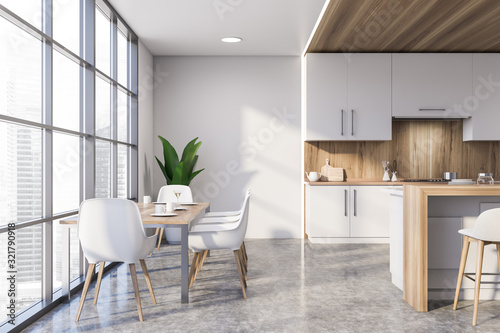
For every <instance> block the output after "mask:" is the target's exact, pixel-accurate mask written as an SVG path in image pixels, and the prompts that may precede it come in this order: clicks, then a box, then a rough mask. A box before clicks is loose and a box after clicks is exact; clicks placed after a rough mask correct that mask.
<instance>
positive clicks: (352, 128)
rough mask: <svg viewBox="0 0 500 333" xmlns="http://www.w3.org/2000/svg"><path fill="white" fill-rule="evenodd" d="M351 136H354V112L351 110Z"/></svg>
mask: <svg viewBox="0 0 500 333" xmlns="http://www.w3.org/2000/svg"><path fill="white" fill-rule="evenodd" d="M351 135H354V110H351Z"/></svg>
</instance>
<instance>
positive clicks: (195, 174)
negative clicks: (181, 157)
mask: <svg viewBox="0 0 500 333" xmlns="http://www.w3.org/2000/svg"><path fill="white" fill-rule="evenodd" d="M203 170H205V168H203V169H201V170H198V171H195V172H193V173H191V175H190V176H189V182H190V183H191V181H192V180H193V178H194V177H196V176H197V175H198V174H199V173H200V172H202V171H203Z"/></svg>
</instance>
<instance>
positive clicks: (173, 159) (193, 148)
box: [155, 135, 205, 244]
mask: <svg viewBox="0 0 500 333" xmlns="http://www.w3.org/2000/svg"><path fill="white" fill-rule="evenodd" d="M158 138H159V139H160V141H161V143H162V145H163V161H164V162H163V163H162V162H161V161H160V159H159V158H158V157H156V156H155V158H156V162H158V165H159V166H160V169H161V172H162V173H163V176H164V177H165V181H166V183H167V185H186V186H189V184H190V183H191V181H192V180H193V178H194V177H196V176H197V175H198V174H199V173H200V172H202V171H203V170H205V169H204V168H203V169H200V170H197V171H193V170H194V166H195V165H196V162H197V161H198V155H196V152H197V151H198V149H199V148H200V146H201V141H200V142H196V140H198V138H194V139H193V140H191V141H189V143H188V144H187V145H186V147H185V148H184V151H183V152H182V156H181V159H180V160H179V155H177V152H176V151H175V149H174V147H173V146H172V145H171V144H170V142H168V141H167V140H166V139H165V138H163V137H161V136H160V135H158ZM161 235H162V233H160V237H161ZM165 235H166V237H167V239H168V241H169V242H171V243H173V244H179V243H180V240H181V233H180V230H178V229H176V228H166V229H165Z"/></svg>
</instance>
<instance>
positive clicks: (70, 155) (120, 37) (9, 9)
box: [0, 0, 138, 330]
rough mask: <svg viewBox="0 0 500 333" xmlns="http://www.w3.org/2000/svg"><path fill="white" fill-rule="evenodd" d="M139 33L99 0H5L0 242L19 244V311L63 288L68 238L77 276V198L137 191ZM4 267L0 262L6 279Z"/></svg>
mask: <svg viewBox="0 0 500 333" xmlns="http://www.w3.org/2000/svg"><path fill="white" fill-rule="evenodd" d="M44 5H46V6H49V8H51V10H45V9H43V6H44ZM85 11H87V12H85ZM137 43H138V41H137V37H136V35H135V34H134V32H133V31H131V30H130V29H129V28H128V27H127V25H126V22H124V21H123V20H122V19H121V18H120V17H119V16H118V14H117V13H116V12H115V11H114V9H113V8H111V7H109V6H108V4H107V3H106V2H104V1H102V0H79V1H61V0H52V1H46V0H44V1H41V0H23V1H18V0H0V45H1V46H0V62H1V63H2V66H0V156H1V158H0V168H1V170H2V172H1V173H0V182H1V184H2V191H0V247H1V248H2V249H4V250H5V249H8V248H9V249H11V252H12V254H15V261H9V260H12V257H8V255H7V254H6V253H5V252H4V253H3V254H0V265H1V267H9V266H8V265H11V264H12V265H13V266H12V267H13V268H12V269H11V271H15V274H16V283H15V286H16V287H15V288H16V298H15V301H16V309H15V311H16V317H17V319H18V320H28V321H29V320H30V319H29V318H30V316H33V315H35V314H36V312H37V311H41V310H43V307H44V306H48V305H50V303H51V302H53V301H57V299H58V298H59V297H62V292H61V287H62V286H63V284H64V282H63V280H64V279H63V274H62V267H63V266H65V265H64V263H63V258H66V257H67V255H65V253H63V251H64V248H66V251H67V252H68V253H67V254H68V255H69V258H70V260H69V264H70V280H71V287H73V288H74V287H76V286H77V285H78V283H80V278H81V275H82V273H83V269H82V268H83V264H84V263H83V262H80V258H82V255H81V252H80V248H79V244H78V238H77V233H76V228H74V227H68V226H67V225H65V224H64V219H66V218H68V217H72V216H75V215H76V214H77V213H78V208H79V206H80V203H81V202H82V200H85V199H89V198H94V197H98V198H136V197H137V193H135V192H134V191H136V189H137V186H136V184H137V175H136V174H134V173H133V171H134V168H132V167H131V166H133V165H136V164H137V161H134V160H133V158H136V156H137V153H136V152H137V123H134V124H132V123H131V121H130V119H137V115H136V114H135V113H136V112H137V95H136V93H135V92H134V91H132V90H131V88H130V87H136V86H137V82H133V81H132V78H137ZM134 152H135V153H134ZM65 240H66V241H68V243H69V247H68V246H66V247H64V246H62V244H63V243H64V241H65ZM9 251H10V250H9ZM45 251H48V253H50V254H49V255H46V256H43V255H42V254H43V253H46V252H45ZM9 274H10V273H9ZM7 277H8V276H7V270H6V269H3V270H0V289H1V290H3V291H5V290H8V283H9V281H8V280H7ZM9 297H10V296H8V295H7V293H6V292H2V293H0V304H9V302H10V299H9ZM8 313H9V310H8V309H7V308H6V307H5V306H3V307H1V308H0V316H1V318H2V319H1V320H4V319H5V318H8V317H7V315H8ZM20 315H22V316H21V317H19V316H20ZM20 318H22V319H20ZM16 324H19V322H17V321H16ZM4 325H9V326H4ZM0 328H1V329H2V330H3V329H4V328H7V329H11V328H12V325H10V324H8V323H7V320H4V321H3V322H0Z"/></svg>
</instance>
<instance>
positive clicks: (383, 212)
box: [306, 185, 390, 243]
mask: <svg viewBox="0 0 500 333" xmlns="http://www.w3.org/2000/svg"><path fill="white" fill-rule="evenodd" d="M382 187H383V186H368V185H360V186H354V185H351V186H339V185H312V186H311V185H307V186H306V233H307V235H308V237H309V239H310V240H311V242H313V243H314V242H317V243H320V242H323V243H373V242H377V243H388V242H389V207H390V206H389V194H387V193H383V192H382V191H380V189H381V188H382Z"/></svg>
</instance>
